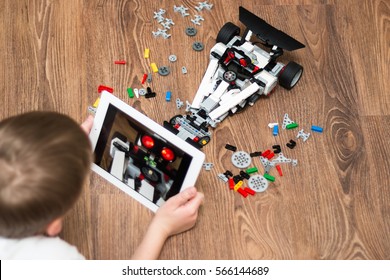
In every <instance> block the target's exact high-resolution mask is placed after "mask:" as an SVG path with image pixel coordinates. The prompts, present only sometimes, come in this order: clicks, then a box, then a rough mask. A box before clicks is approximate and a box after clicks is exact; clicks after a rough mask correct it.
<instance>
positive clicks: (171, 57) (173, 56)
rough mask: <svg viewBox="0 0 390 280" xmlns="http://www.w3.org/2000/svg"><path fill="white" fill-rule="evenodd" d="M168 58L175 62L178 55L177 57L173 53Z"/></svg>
mask: <svg viewBox="0 0 390 280" xmlns="http://www.w3.org/2000/svg"><path fill="white" fill-rule="evenodd" d="M168 60H169V61H170V62H175V61H177V57H176V55H174V54H171V55H170V56H169V57H168Z"/></svg>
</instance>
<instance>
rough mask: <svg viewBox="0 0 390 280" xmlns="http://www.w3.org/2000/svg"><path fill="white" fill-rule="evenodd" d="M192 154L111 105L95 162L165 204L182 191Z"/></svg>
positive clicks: (154, 199)
mask: <svg viewBox="0 0 390 280" xmlns="http://www.w3.org/2000/svg"><path fill="white" fill-rule="evenodd" d="M191 161H192V156H191V155H189V154H188V153H186V152H185V151H183V150H182V149H180V147H177V146H175V145H174V144H172V143H169V142H168V141H166V140H165V139H164V138H163V137H161V136H160V135H158V134H156V133H155V132H153V131H152V130H151V129H149V128H148V127H146V126H145V125H143V124H142V123H140V122H138V121H137V120H135V119H133V118H132V117H131V116H129V115H127V114H125V113H124V112H122V111H121V110H120V109H118V108H117V107H115V106H114V105H112V104H109V105H108V109H107V113H106V116H105V118H104V121H103V126H102V129H101V131H100V134H99V137H98V140H97V143H96V147H95V164H96V165H98V166H99V167H100V168H102V169H104V170H105V171H106V172H107V173H109V174H111V176H113V177H115V178H116V179H118V180H120V181H121V182H123V183H124V184H126V185H127V186H128V187H129V188H132V189H133V190H135V191H136V192H138V193H140V194H141V195H142V196H144V197H145V198H147V199H148V200H150V201H151V202H153V203H154V204H157V205H161V204H163V203H164V201H166V200H167V199H168V198H170V197H171V196H173V195H175V194H177V193H178V192H179V191H180V188H181V186H182V183H183V181H184V178H185V176H186V174H187V171H188V169H189V166H190V164H191Z"/></svg>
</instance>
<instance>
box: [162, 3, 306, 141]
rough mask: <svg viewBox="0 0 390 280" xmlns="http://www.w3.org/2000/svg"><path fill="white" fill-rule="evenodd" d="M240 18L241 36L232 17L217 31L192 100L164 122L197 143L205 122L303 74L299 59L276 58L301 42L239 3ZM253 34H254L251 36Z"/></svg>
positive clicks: (213, 122) (207, 136) (206, 137)
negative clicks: (208, 61)
mask: <svg viewBox="0 0 390 280" xmlns="http://www.w3.org/2000/svg"><path fill="white" fill-rule="evenodd" d="M239 20H240V21H241V22H242V23H243V24H244V25H245V26H246V29H245V31H244V33H243V35H242V37H240V36H239V34H240V28H239V27H238V26H236V25H234V24H233V23H231V22H227V23H226V24H225V25H224V26H223V27H222V28H221V30H220V31H219V33H218V35H217V39H216V41H217V44H216V45H214V47H213V48H212V49H211V51H210V63H209V65H208V68H207V70H206V72H205V75H204V77H203V79H202V81H201V83H200V86H199V88H198V91H197V92H196V94H195V97H194V99H193V101H192V103H191V104H187V109H186V111H187V115H176V116H174V117H172V118H171V120H170V121H169V122H167V121H165V122H164V127H165V128H167V129H168V130H170V131H171V132H173V133H174V134H176V135H178V136H179V137H181V138H182V139H184V140H186V141H187V142H189V143H191V144H192V145H194V146H196V147H198V148H201V147H202V146H204V145H206V144H207V143H209V141H210V140H211V132H210V130H209V128H210V127H213V128H215V127H216V126H217V125H218V123H220V122H221V121H223V120H224V119H225V118H226V117H227V116H229V115H232V114H235V113H237V112H241V111H243V110H244V109H246V108H247V107H248V106H253V105H254V103H255V102H256V101H257V100H258V99H259V98H260V96H262V95H264V96H267V95H269V94H270V93H271V92H272V91H273V89H274V88H275V86H276V85H277V84H278V83H279V84H280V85H281V86H282V87H284V88H285V89H287V90H290V89H292V88H293V87H294V86H295V85H296V84H297V83H298V81H299V80H300V78H301V76H302V72H303V67H302V66H301V65H299V64H298V63H296V62H294V61H290V62H288V63H287V64H283V63H281V62H278V61H276V60H277V58H279V57H280V56H281V55H282V54H283V51H284V50H288V51H293V50H296V49H300V48H304V47H305V45H303V44H302V43H300V42H298V41H297V40H295V39H294V38H292V37H290V36H289V35H287V34H286V33H284V32H282V31H280V30H278V29H276V28H275V27H272V26H271V25H269V24H268V23H266V22H265V21H264V20H263V19H261V18H259V17H257V16H256V15H254V14H253V13H251V12H249V11H248V10H246V9H245V8H243V7H240V8H239ZM253 37H255V38H257V39H258V40H257V41H252V39H253ZM259 44H260V45H262V46H264V47H265V48H266V49H269V50H268V51H266V50H264V49H262V48H260V47H259V46H258V45H259Z"/></svg>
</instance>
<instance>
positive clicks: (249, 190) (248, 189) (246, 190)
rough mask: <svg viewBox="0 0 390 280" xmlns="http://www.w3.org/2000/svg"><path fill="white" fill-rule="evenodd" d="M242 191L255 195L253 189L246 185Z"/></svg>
mask: <svg viewBox="0 0 390 280" xmlns="http://www.w3.org/2000/svg"><path fill="white" fill-rule="evenodd" d="M244 191H245V192H247V193H248V194H250V195H255V193H256V192H255V191H254V190H252V189H251V188H248V187H246V188H245V189H244Z"/></svg>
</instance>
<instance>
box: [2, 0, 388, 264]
mask: <svg viewBox="0 0 390 280" xmlns="http://www.w3.org/2000/svg"><path fill="white" fill-rule="evenodd" d="M210 2H212V3H213V4H214V8H213V9H212V11H203V12H201V14H202V16H203V17H204V19H205V21H204V22H202V25H201V26H199V27H197V29H198V34H197V35H196V36H195V37H194V38H191V37H188V36H186V35H185V34H184V29H185V28H186V27H187V26H193V24H192V23H191V22H190V17H187V18H182V17H181V15H179V14H177V13H174V12H173V5H174V3H172V1H167V0H165V1H164V0H163V1H141V0H133V1H127V0H115V1H114V0H95V1H87V0H69V1H55V0H40V1H38V0H18V1H13V0H3V1H1V3H0V28H1V30H2V31H1V32H0V53H1V54H0V57H1V62H0V77H1V82H0V90H1V92H2V93H1V94H0V98H1V99H0V101H1V112H0V118H5V117H7V116H11V115H14V114H18V113H21V112H25V111H29V110H37V109H39V110H55V111H60V112H63V113H66V114H69V115H70V116H72V117H73V118H74V119H76V120H77V121H79V122H81V121H82V120H83V119H84V118H85V117H86V115H87V107H88V105H90V104H92V103H93V102H94V101H95V99H96V98H97V86H98V85H100V84H104V85H108V86H111V87H113V88H114V89H115V92H114V94H115V95H116V96H118V97H119V98H121V99H122V100H124V101H125V102H127V103H129V104H131V105H132V106H134V107H135V108H136V109H137V110H139V111H141V112H143V113H145V114H146V115H148V116H149V117H151V118H152V119H154V120H155V121H157V122H158V123H162V122H163V121H164V120H168V119H169V118H171V117H172V116H173V115H176V114H179V113H184V109H181V110H178V109H176V105H175V103H174V102H165V100H164V93H165V91H167V90H170V91H172V93H173V99H175V98H176V97H179V98H180V99H181V100H183V101H185V100H189V101H191V100H192V98H193V96H194V94H195V92H196V90H197V88H198V86H199V83H200V81H201V79H202V76H203V73H204V71H205V69H206V67H207V65H208V56H209V55H208V50H210V48H211V47H212V46H213V45H214V43H215V38H216V35H217V33H218V31H219V29H220V27H221V26H222V25H223V24H224V23H225V22H227V21H231V22H233V23H235V24H237V25H239V26H241V27H242V25H241V24H240V22H239V21H238V6H240V5H243V6H244V7H246V8H247V9H249V10H251V11H252V12H254V13H255V14H257V15H258V16H260V17H262V18H264V19H265V20H266V21H267V22H269V23H270V24H272V25H274V26H275V27H277V28H278V29H281V30H283V31H284V32H286V33H288V34H290V35H292V36H293V37H294V38H296V39H298V40H299V41H301V42H303V43H304V44H305V45H306V48H305V49H301V50H298V51H295V52H291V53H288V52H286V53H285V55H284V56H283V57H282V61H284V62H288V61H290V60H294V61H297V62H298V63H300V64H302V65H303V67H304V75H303V78H302V80H301V81H300V82H299V84H298V85H297V86H296V87H295V88H294V89H293V90H291V91H286V90H284V89H282V88H281V87H278V88H277V90H276V91H275V93H273V94H272V95H270V96H269V97H266V98H262V99H261V100H260V101H258V102H257V103H256V104H255V105H254V106H253V107H251V108H249V109H248V110H247V111H245V112H243V113H241V114H237V115H234V116H232V117H230V118H228V119H226V120H225V121H224V122H223V123H221V124H220V125H219V126H218V128H217V129H215V130H214V131H213V138H212V140H211V142H210V144H208V145H207V146H206V147H204V148H203V151H204V152H205V154H206V161H207V162H212V163H214V168H213V169H212V170H211V171H204V170H203V171H202V172H201V175H200V177H199V179H198V183H197V187H198V189H199V190H201V191H202V192H204V193H205V197H206V201H205V204H204V205H203V206H202V208H201V209H200V213H199V220H198V222H197V225H196V227H195V228H194V229H192V230H190V231H188V232H185V233H183V234H180V235H177V236H174V237H172V238H170V239H169V240H168V242H167V243H166V245H165V247H164V249H163V252H162V253H161V256H160V258H161V259H390V238H389V235H388V233H389V232H390V192H389V186H390V180H389V176H388V174H390V164H389V157H390V148H389V138H390V135H389V134H390V133H389V126H390V116H389V112H390V95H389V92H390V83H389V77H390V72H389V67H388V64H389V61H390V24H389V23H390V20H389V19H390V3H389V1H386V0H373V1H371V0H365V1H352V0H347V1H336V0H333V1H330V0H329V1H326V0H322V1H321V0H318V1H314V0H290V1H280V0H275V1H272V0H264V1H249V0H242V1H232V0H226V1H222V0H218V1H217V0H215V1H210ZM146 3H147V4H146ZM181 3H182V4H183V5H184V6H187V7H189V8H190V10H189V12H190V14H191V15H194V14H195V13H196V10H195V9H194V7H195V6H196V5H197V3H198V2H197V1H188V0H187V1H181ZM159 8H165V9H166V10H167V14H166V16H167V17H169V18H172V19H173V20H174V22H175V26H173V27H172V30H171V32H170V33H171V34H172V37H171V38H170V39H168V40H164V39H162V38H153V36H152V31H155V30H157V28H159V27H160V25H159V24H158V23H157V22H156V21H155V20H154V19H153V12H155V11H157V10H158V9H159ZM195 40H196V41H201V42H203V43H204V45H205V51H203V52H194V51H193V50H192V48H191V45H192V43H193V42H194V41H195ZM145 48H150V50H151V57H150V59H149V60H147V59H144V57H143V54H144V49H145ZM170 54H175V55H176V56H177V57H178V61H177V62H175V63H170V62H169V61H168V56H169V55H170ZM115 60H126V61H127V64H126V65H124V66H121V65H120V66H118V65H115V64H114V63H113V62H114V61H115ZM151 62H155V63H156V64H157V65H158V66H162V65H167V66H170V68H171V70H172V73H171V74H170V75H169V76H167V77H161V76H159V75H153V82H152V83H151V87H152V88H153V90H154V91H156V92H157V94H158V96H157V97H156V98H153V99H129V98H128V96H127V93H126V89H127V88H128V87H133V88H140V87H142V85H141V82H140V81H141V78H142V75H143V74H144V73H147V72H150V67H149V64H150V63H151ZM182 66H186V67H187V69H188V74H186V75H183V74H182V73H181V67H182ZM285 113H288V114H289V115H290V117H291V118H292V119H293V120H295V121H296V122H298V123H299V124H300V127H302V128H304V129H305V131H309V129H310V126H311V125H312V124H314V125H320V126H323V127H324V133H323V134H314V133H313V134H312V136H311V138H310V139H309V140H308V141H307V142H306V143H302V142H300V141H298V145H297V147H296V148H295V149H293V150H289V149H287V148H286V147H285V146H284V144H285V143H287V142H288V141H289V140H290V139H293V138H295V136H296V131H282V132H281V134H280V135H279V136H277V137H273V136H272V133H271V131H270V130H269V128H268V127H267V124H268V123H269V122H275V121H278V122H282V118H283V115H284V114H285ZM226 143H229V144H232V145H235V146H237V147H238V148H239V149H240V150H243V151H247V152H253V151H258V150H262V151H264V150H265V149H268V148H270V147H271V146H272V145H274V144H277V143H279V144H281V145H283V151H284V152H285V154H286V155H287V156H288V157H291V158H296V159H298V166H296V167H292V166H291V165H283V166H282V168H283V173H284V175H283V177H278V175H277V173H276V170H272V171H271V174H272V175H275V176H276V181H275V183H272V184H271V185H270V187H269V188H268V190H267V191H266V192H264V193H262V194H257V195H256V196H254V197H248V198H246V199H245V198H243V197H241V196H240V195H239V194H237V193H233V192H232V191H230V190H229V189H228V187H227V186H226V185H225V184H224V183H223V182H222V181H221V180H219V179H218V178H217V174H218V173H221V172H224V171H225V170H227V169H230V170H234V171H235V172H237V171H238V170H237V168H235V167H234V166H233V165H232V163H231V161H230V157H231V152H230V151H228V150H226V149H225V148H224V146H225V144H226ZM256 160H257V159H255V162H254V164H253V165H256V166H258V167H260V162H259V161H257V162H256ZM152 217H153V215H152V213H151V212H150V211H149V210H147V209H146V208H145V207H143V206H142V205H140V204H139V203H137V202H136V201H135V200H133V199H132V198H130V197H129V196H127V195H126V194H124V193H122V192H121V191H119V190H117V189H116V188H115V187H113V186H112V185H110V184H109V183H108V182H106V181H105V180H103V179H102V178H100V177H99V176H97V175H96V174H91V176H90V181H89V183H88V184H87V185H86V186H85V188H84V192H83V194H82V197H81V199H80V201H79V202H78V203H77V205H76V206H75V208H74V209H73V210H72V211H71V212H70V213H69V214H68V216H67V217H66V220H65V227H64V231H63V233H62V237H63V238H64V239H65V240H66V241H68V242H70V243H71V244H74V245H76V246H77V247H78V248H79V250H80V252H81V253H83V254H84V255H85V256H86V257H87V258H90V259H128V258H130V256H131V254H132V252H133V251H134V249H135V247H136V246H137V244H138V242H140V240H141V239H142V236H143V234H144V232H145V230H146V228H147V225H148V223H149V222H150V220H151V219H152Z"/></svg>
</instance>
